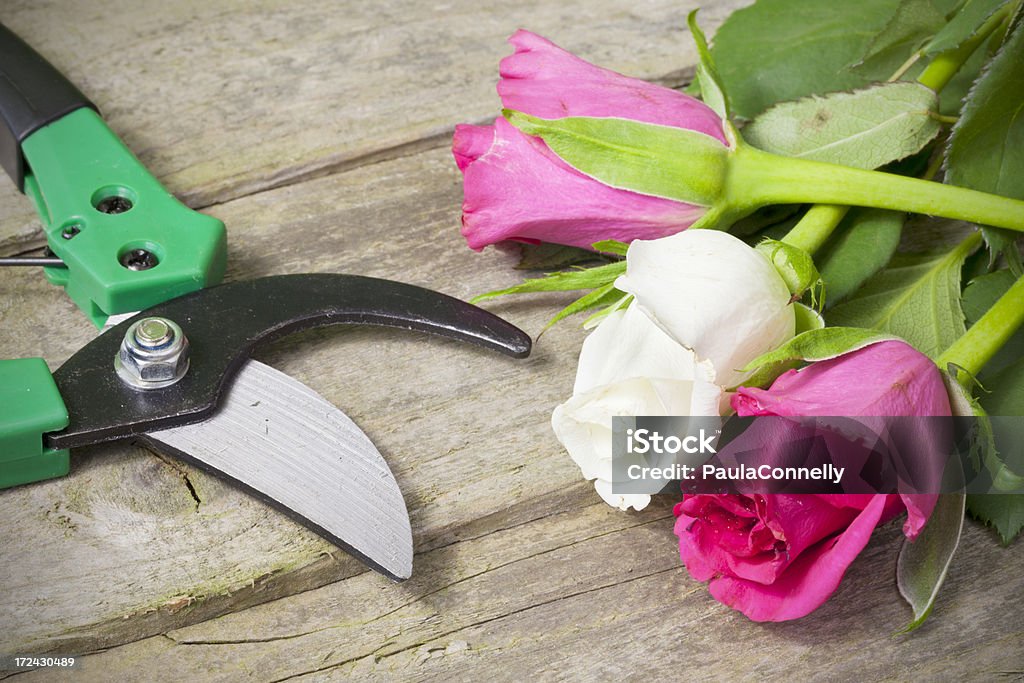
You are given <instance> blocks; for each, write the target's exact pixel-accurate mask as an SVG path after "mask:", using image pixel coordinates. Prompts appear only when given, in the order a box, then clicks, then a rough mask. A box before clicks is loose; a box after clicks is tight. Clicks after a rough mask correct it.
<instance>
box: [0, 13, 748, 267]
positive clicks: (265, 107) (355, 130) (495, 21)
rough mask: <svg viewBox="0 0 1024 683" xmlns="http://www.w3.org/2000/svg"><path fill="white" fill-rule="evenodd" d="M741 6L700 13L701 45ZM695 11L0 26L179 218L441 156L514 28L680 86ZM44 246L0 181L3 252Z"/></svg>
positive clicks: (52, 19)
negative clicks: (75, 93)
mask: <svg viewBox="0 0 1024 683" xmlns="http://www.w3.org/2000/svg"><path fill="white" fill-rule="evenodd" d="M747 2H748V0H717V1H715V2H704V3H703V5H704V6H705V7H704V9H703V11H702V21H703V22H704V24H705V25H706V26H707V28H709V29H713V28H714V27H715V26H717V25H718V23H720V22H721V20H722V18H723V17H724V16H726V15H727V14H728V12H729V10H730V9H732V8H734V7H737V6H740V5H743V4H747ZM698 4H701V3H698V2H696V0H687V1H686V2H682V3H679V2H671V1H669V0H653V1H651V2H645V3H641V4H637V3H632V4H630V5H623V4H622V3H618V2H614V1H613V0H597V1H595V0H587V1H584V0H576V1H575V2H567V3H550V2H543V1H542V0H527V1H526V2H515V3H509V2H497V1H494V0H491V1H489V2H480V1H479V0H451V1H446V2H444V3H442V4H438V3H418V2H412V1H411V0H386V1H384V2H370V3H366V2H363V3H360V2H346V3H296V2H290V1H289V0H259V1H258V2H250V1H249V0H227V1H224V2H200V1H198V0H189V1H188V2H159V1H158V0H147V1H145V2H124V1H122V2H117V3H113V4H111V3H103V4H101V5H91V6H83V5H82V4H81V3H45V4H40V3H37V2H32V1H31V0H9V1H8V2H4V3H3V6H2V7H0V21H2V22H3V23H4V24H6V25H7V26H9V27H10V28H11V29H13V30H14V31H15V32H17V33H18V34H19V35H21V36H22V37H23V38H24V39H25V40H26V41H28V42H29V43H30V44H31V45H33V46H34V47H35V48H36V49H37V50H38V51H40V52H41V53H42V54H44V55H45V56H46V57H47V58H48V59H49V60H50V61H51V62H53V63H54V64H55V65H56V66H57V67H58V68H60V69H61V70H62V71H63V72H64V73H66V74H67V76H68V77H69V78H70V79H71V80H72V81H74V82H75V83H76V84H78V85H79V86H80V87H81V89H82V90H83V91H84V92H85V93H86V94H87V95H88V96H89V97H90V98H92V100H93V101H94V102H95V103H96V104H97V105H98V106H99V107H100V110H101V111H102V112H103V113H104V115H105V116H106V118H107V120H108V122H109V124H110V126H111V128H113V129H114V131H115V132H117V133H118V134H119V135H120V136H121V137H122V138H123V139H124V141H125V143H126V144H127V145H128V146H129V147H130V148H131V149H132V150H133V151H134V152H135V153H136V155H138V156H139V158H140V159H141V160H142V161H143V163H145V164H146V165H147V166H148V167H149V168H150V169H151V170H152V171H153V173H154V174H155V175H156V176H157V177H158V178H160V179H161V181H163V182H164V183H165V184H166V186H167V188H168V189H169V190H170V191H171V192H173V193H175V194H176V195H178V196H179V197H181V198H182V199H183V200H184V201H186V202H187V203H188V204H190V205H191V206H196V207H201V206H209V205H212V204H216V203H221V202H224V201H226V200H228V199H231V198H236V197H240V196H243V195H246V194H251V193H253V192H257V191H261V190H265V189H268V188H271V187H277V186H280V185H284V184H289V183H294V182H297V181H299V180H302V179H306V178H310V177H313V176H317V175H323V174H327V173H331V172H336V171H338V170H342V169H345V168H349V167H352V166H353V165H359V164H363V163H370V162H373V161H379V160H381V159H385V158H391V157H395V156H400V155H406V154H409V153H412V152H415V151H417V150H422V149H425V148H428V147H436V146H443V145H445V144H447V140H448V139H449V138H450V133H451V130H452V128H453V127H454V125H455V124H456V123H457V122H459V121H482V120H485V119H488V118H493V117H494V115H495V113H496V112H497V110H498V98H497V95H496V94H495V92H494V83H495V80H496V76H497V64H498V60H499V59H501V57H503V56H504V55H506V54H508V52H509V48H508V46H507V45H506V44H505V42H504V41H505V38H506V37H507V36H508V35H509V34H511V33H512V32H513V31H514V30H515V29H516V28H518V27H520V26H526V27H529V28H530V29H532V30H534V31H537V32H539V33H543V34H546V35H548V36H549V37H551V39H553V40H555V41H556V42H559V43H560V44H562V45H563V46H564V47H566V48H567V49H571V50H574V51H577V52H578V53H579V54H581V55H584V56H587V57H589V58H591V59H593V60H595V61H597V62H599V63H601V64H603V65H605V66H608V67H610V68H614V69H618V70H621V71H623V72H625V73H629V74H632V75H636V76H638V77H643V78H649V79H656V80H662V81H663V82H670V83H676V84H678V83H679V82H680V81H681V79H682V75H683V74H684V73H689V72H690V70H689V68H690V67H691V65H692V64H693V63H694V61H695V53H694V49H693V45H692V41H691V40H690V39H689V38H688V36H687V35H686V34H685V32H684V30H683V27H684V26H685V17H686V14H687V13H688V12H689V11H690V10H691V9H693V8H695V7H697V6H698ZM32 245H36V246H38V245H39V235H38V232H37V229H36V227H35V222H34V214H33V213H32V212H31V209H30V207H29V206H28V204H27V202H24V201H23V200H19V199H18V198H17V192H16V191H15V190H14V189H13V187H12V186H11V185H9V184H7V183H0V254H4V255H7V254H9V253H12V252H14V251H17V249H18V248H20V247H24V246H32Z"/></svg>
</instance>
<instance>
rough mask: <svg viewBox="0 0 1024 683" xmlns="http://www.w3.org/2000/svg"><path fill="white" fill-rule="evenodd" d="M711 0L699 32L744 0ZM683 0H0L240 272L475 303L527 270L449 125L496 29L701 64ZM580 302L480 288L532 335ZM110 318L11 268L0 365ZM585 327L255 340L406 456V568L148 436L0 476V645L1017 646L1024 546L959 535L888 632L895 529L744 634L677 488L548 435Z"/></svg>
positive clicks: (996, 668)
mask: <svg viewBox="0 0 1024 683" xmlns="http://www.w3.org/2000/svg"><path fill="white" fill-rule="evenodd" d="M705 4H706V5H707V6H706V7H705V8H704V10H703V11H702V22H703V23H705V24H706V26H707V28H709V29H712V30H713V28H714V26H715V25H716V24H717V23H718V22H719V21H720V20H721V18H722V17H723V16H724V15H725V14H727V12H728V11H729V10H730V9H731V8H733V7H735V6H737V5H740V4H745V3H743V2H736V1H733V0H723V1H720V2H715V3H711V2H707V3H705ZM311 5H312V4H311ZM691 6H692V3H683V5H680V4H679V3H667V2H652V3H630V4H629V5H623V4H621V3H611V2H585V3H584V2H578V3H572V4H567V3H557V4H553V3H541V2H528V3H525V4H524V3H517V4H516V5H515V7H501V6H496V5H493V4H491V3H477V2H469V1H466V2H454V3H446V4H444V5H434V4H419V3H413V2H405V3H399V2H391V3H362V4H359V3H344V4H343V5H342V4H338V5H337V6H334V7H332V8H331V9H325V8H323V7H319V8H308V7H306V8H304V7H303V6H302V5H300V4H298V3H286V2H277V3H272V2H263V3H249V2H241V1H237V2H224V3H198V2H194V3H192V2H189V3H166V2H164V3H158V2H152V1H147V2H141V3H139V2H136V3H128V2H124V3H119V4H118V5H116V6H113V5H112V4H110V3H105V4H104V6H103V8H102V9H94V10H86V11H84V12H83V10H82V6H81V4H80V3H66V4H61V3H53V4H37V3H28V2H7V3H4V4H3V6H2V7H0V20H2V21H3V22H4V23H6V24H8V25H9V26H11V27H12V28H13V29H15V30H16V31H18V32H19V33H21V34H22V35H23V36H24V37H25V38H26V39H27V40H29V41H30V42H31V43H32V44H34V45H36V46H37V47H38V48H39V49H40V50H42V51H43V52H44V53H45V54H47V55H48V56H49V57H50V58H51V59H52V60H53V61H54V62H55V63H56V64H58V66H60V67H61V68H62V69H63V70H65V71H66V72H67V73H68V74H69V75H70V76H71V77H72V78H73V79H75V80H76V81H78V82H79V83H80V84H81V85H82V87H83V89H85V90H86V92H87V93H88V94H89V95H90V96H91V97H93V99H94V100H95V101H96V102H97V104H99V105H100V107H101V108H102V109H103V111H104V113H105V114H106V115H107V117H108V120H109V121H110V122H111V125H112V127H113V128H114V129H115V130H116V131H117V132H118V133H119V134H121V135H122V136H123V137H124V139H125V140H126V142H127V143H128V144H129V145H130V146H131V147H132V148H133V149H134V150H135V151H136V153H137V154H138V155H139V156H140V158H141V159H142V160H143V161H144V162H145V163H146V164H147V165H149V166H150V168H151V169H152V170H153V171H154V173H155V174H156V175H157V176H158V177H160V178H161V179H162V180H164V181H165V182H166V183H167V185H168V187H169V188H170V189H171V190H172V191H174V192H176V193H178V194H179V196H182V197H183V198H184V199H185V200H186V201H188V202H189V203H190V204H192V205H194V206H202V207H206V209H205V210H207V211H209V212H210V213H212V214H213V215H216V216H218V217H219V218H222V219H223V220H224V221H225V222H226V223H227V225H228V226H229V239H230V241H231V257H230V258H231V264H230V268H229V274H228V278H229V279H233V280H237V279H243V278H251V277H258V276H261V275H267V274H273V273H293V272H306V271H327V272H356V273H361V274H367V275H374V276H380V277H392V278H395V279H400V280H405V281H408V282H413V283H416V284H420V285H424V286H428V287H434V288H437V289H440V290H443V291H445V292H448V293H450V294H453V295H455V296H459V297H463V298H465V297H469V296H471V295H473V294H475V293H478V292H480V291H484V290H486V289H490V288H494V287H498V286H503V285H506V284H511V283H513V282H515V281H517V280H518V278H519V274H518V273H515V272H513V271H512V269H511V266H512V264H513V263H514V260H513V259H512V258H511V257H509V256H506V255H504V254H501V253H500V252H496V251H493V250H489V251H488V252H487V253H484V254H482V255H480V254H474V253H472V252H470V251H469V250H467V249H465V247H464V245H463V243H462V241H461V238H460V237H459V235H458V230H457V225H458V207H459V201H460V187H459V177H458V174H457V172H456V171H455V170H454V167H453V164H452V163H451V160H450V156H449V154H448V152H447V149H446V145H447V140H446V139H447V136H448V133H449V132H450V129H451V127H452V126H453V125H454V123H456V122H458V121H467V120H468V121H474V120H483V119H486V118H488V117H490V116H493V114H494V112H495V111H496V108H497V98H496V96H495V95H494V93H493V86H494V80H495V75H496V66H497V61H498V60H499V59H500V58H501V56H503V55H504V54H507V52H508V49H507V47H506V46H505V45H504V43H503V39H504V37H505V36H506V35H507V34H509V33H511V31H512V30H514V29H515V28H516V27H518V26H528V27H530V28H532V29H534V30H537V31H538V32H541V33H545V34H547V35H549V36H550V37H551V38H553V39H554V40H556V41H557V42H560V43H561V44H563V45H564V46H565V47H568V48H571V49H573V50H575V51H578V52H579V53H581V54H583V55H584V56H587V57H589V58H591V59H593V60H595V61H598V62H601V63H603V64H607V65H610V66H613V67H615V68H618V69H620V70H622V71H625V72H628V73H632V74H636V75H640V76H644V77H647V78H650V79H654V80H660V81H662V82H669V83H676V82H679V81H680V80H681V79H682V77H683V75H684V74H685V73H687V72H688V67H689V66H690V65H691V64H692V61H693V50H692V47H691V46H690V43H689V39H688V37H687V36H686V34H685V33H684V32H683V31H682V30H681V28H680V27H681V26H682V25H683V19H684V17H685V13H686V12H687V11H689V9H690V7H691ZM4 193H6V194H4ZM39 244H41V238H40V233H39V231H38V224H37V223H36V222H35V220H34V218H33V215H32V212H31V208H30V207H29V205H28V202H27V201H26V200H25V199H24V198H22V197H20V196H19V195H17V193H16V192H15V191H14V190H13V189H12V188H11V187H10V186H9V185H7V184H5V183H0V253H3V254H8V253H14V252H17V251H19V250H23V249H26V248H29V247H32V246H36V245H39ZM567 300H568V299H567V298H566V297H561V296H549V297H534V298H531V299H529V300H527V301H510V302H502V303H498V304H496V305H493V306H491V308H492V309H493V310H495V311H497V312H499V313H501V314H502V315H504V316H506V317H508V318H509V319H510V320H512V321H513V322H515V323H517V324H519V325H520V326H522V327H523V328H524V329H526V330H527V331H530V332H532V333H536V332H537V331H539V330H540V329H541V327H542V325H543V323H544V321H545V320H546V319H547V317H548V316H550V315H551V313H552V312H553V311H554V310H556V307H557V306H559V305H561V304H564V303H565V302H566V301H567ZM94 334H95V331H94V330H93V329H92V328H91V327H90V326H89V325H88V324H87V323H86V322H84V320H83V319H82V316H81V315H80V314H79V313H78V311H77V310H76V309H75V308H74V307H73V306H72V305H71V304H70V303H68V302H67V301H66V300H65V299H64V298H63V297H62V295H61V294H60V293H59V292H57V291H55V290H53V289H52V288H50V287H49V286H48V285H46V284H45V282H44V281H43V279H42V277H41V276H40V275H39V274H38V273H34V272H31V271H28V270H23V269H8V270H6V271H3V272H0V357H18V356H29V355H41V356H43V357H45V358H47V360H48V361H50V362H51V364H52V365H54V366H56V365H59V363H60V362H62V361H63V360H64V359H65V358H67V356H68V355H70V354H71V353H72V352H73V351H74V350H76V349H77V348H78V347H80V346H81V345H82V344H84V343H85V342H86V341H88V340H89V339H91V338H92V336H93V335H94ZM582 336H583V334H582V332H581V331H580V330H578V329H576V328H575V327H574V326H572V325H571V324H568V325H561V326H559V327H556V328H555V329H553V330H551V331H549V332H548V333H547V334H545V336H544V337H543V339H542V342H541V343H540V345H539V346H538V347H537V349H536V352H535V353H534V355H533V357H532V358H531V359H529V360H527V361H513V360H510V359H506V358H503V357H499V356H496V355H494V354H490V353H487V352H484V351H480V350H477V349H472V348H468V347H464V346H461V345H458V344H455V343H451V342H446V341H440V340H437V339H427V338H423V337H417V336H413V335H400V334H394V333H380V332H375V331H372V330H340V329H333V330H319V331H314V332H309V333H304V334H300V335H297V336H295V337H293V338H290V339H288V340H285V341H283V342H280V343H278V344H276V345H274V346H272V347H270V348H268V349H266V350H264V351H262V352H261V353H260V354H259V357H260V358H261V359H262V360H264V361H266V362H269V363H270V364H272V365H274V366H275V367H277V368H279V369H282V370H284V371H286V372H288V373H290V374H292V375H293V376H295V377H297V378H298V379H300V380H302V381H304V382H306V383H307V384H308V385H309V386H311V387H313V388H314V389H316V390H317V391H319V392H320V393H321V394H322V395H324V396H325V397H326V398H327V399H328V400H330V401H331V402H333V403H335V404H336V405H338V406H339V407H340V408H342V409H344V410H345V411H346V412H347V413H348V414H349V415H350V416H351V417H352V418H353V419H354V420H356V422H357V423H359V424H360V425H361V426H362V427H363V428H364V430H365V431H366V432H367V434H368V435H369V436H370V437H371V438H372V439H373V440H374V441H375V442H376V443H377V444H378V446H379V447H380V449H381V451H382V453H383V454H384V456H385V458H386V459H387V460H388V462H389V463H390V464H391V466H392V469H393V470H394V472H395V474H396V477H397V478H398V481H399V484H400V485H401V487H402V490H403V492H404V494H405V496H406V501H407V503H408V505H409V509H410V513H411V516H412V524H413V533H414V537H415V539H416V548H417V558H416V570H415V571H416V574H415V576H414V578H413V579H412V580H411V581H410V582H407V583H405V584H402V585H395V584H392V583H390V582H388V581H387V580H385V579H383V578H381V577H379V576H377V575H375V574H372V573H368V572H366V571H364V569H363V567H362V566H361V565H359V564H358V563H357V562H355V561H354V560H352V559H351V558H349V557H348V556H346V555H344V554H343V553H340V552H338V551H337V550H336V549H334V548H333V547H331V546H330V545H328V544H326V543H324V542H323V541H321V540H319V539H318V538H316V537H315V536H313V535H312V534H310V533H308V532H306V531H304V530H303V529H301V528H299V527H297V526H295V525H294V524H292V523H291V522H290V521H288V520H287V519H285V518H284V517H282V516H281V515H278V514H277V513H275V512H273V511H270V510H268V509H267V508H265V507H264V506H263V505H261V504H259V503H257V502H256V501H254V500H252V499H251V498H249V497H247V496H245V495H243V494H240V493H238V492H237V491H235V490H234V489H232V488H230V487H228V486H226V485H223V484H221V483H220V482H218V481H217V480H215V479H212V478H210V477H208V476H206V475H203V474H202V473H200V472H196V471H195V470H193V469H191V468H188V467H186V466H183V465H180V464H177V463H174V462H170V461H166V460H164V459H161V458H159V457H157V456H155V455H153V454H151V453H148V452H147V451H144V450H141V449H139V448H136V447H133V446H131V445H119V446H105V447H96V448H91V449H82V450H81V451H79V452H76V453H75V454H74V472H73V475H72V476H71V477H69V478H67V479H64V480H61V481H54V482H47V483H43V484H38V485H34V486H30V487H24V488H21V489H15V490H11V491H4V492H0V515H2V517H3V519H4V522H3V523H2V524H0V547H2V549H3V550H2V556H0V586H3V589H2V591H3V593H2V595H0V599H2V601H3V602H2V604H3V605H4V607H3V608H0V653H5V652H15V651H17V652H87V651H95V650H98V649H102V648H113V649H110V650H108V651H107V652H104V653H101V654H97V655H94V656H90V657H88V658H86V660H85V661H84V663H83V665H82V666H83V668H82V669H81V670H79V671H76V672H75V673H74V677H75V678H83V679H94V680H105V679H115V678H116V679H124V678H128V679H138V678H139V677H140V675H141V677H142V678H145V679H154V680H161V679H164V680H184V679H186V678H197V677H199V678H205V677H211V676H212V677H220V678H223V679H225V680H233V679H237V678H242V677H249V678H252V679H253V680H276V679H282V678H287V677H293V676H298V675H300V674H303V673H306V672H320V673H310V674H309V676H308V678H309V679H310V680H319V679H320V678H322V677H333V676H344V675H353V676H355V675H358V676H360V677H362V676H372V675H378V676H381V677H387V676H388V675H395V674H400V675H402V676H405V677H409V678H420V677H427V678H429V677H437V678H446V679H451V678H472V679H476V678H482V677H484V676H488V677H494V676H496V675H497V676H498V677H500V678H522V677H524V676H526V675H529V674H530V673H540V674H541V675H542V676H543V677H544V678H584V679H590V678H595V677H599V676H600V677H610V676H622V675H629V674H644V673H652V674H653V673H660V674H662V675H665V676H667V675H673V676H675V675H678V674H679V673H681V672H689V671H691V670H692V671H694V672H702V673H704V674H706V675H709V676H713V677H716V678H725V677H727V676H733V675H737V674H739V675H743V674H744V673H745V672H746V673H748V674H749V673H753V672H756V673H760V674H768V675H778V676H781V675H786V674H789V675H795V676H805V677H812V676H813V674H814V672H815V671H816V670H817V667H818V666H822V665H824V666H831V667H833V668H834V670H835V671H836V672H838V673H839V675H840V677H841V678H845V677H850V676H852V675H854V674H855V673H857V672H859V671H863V672H864V673H865V675H866V676H867V677H868V678H882V677H887V676H891V677H895V678H908V677H916V676H930V677H940V678H945V677H953V676H955V675H957V674H961V675H962V674H974V675H975V676H977V675H982V674H989V675H998V674H999V673H1000V672H1012V671H1018V672H1019V671H1020V670H1021V669H1024V656H1022V655H1021V652H1022V651H1024V623H1022V621H1024V618H1022V617H1021V616H1020V615H1021V614H1022V613H1024V611H1022V608H1024V604H1022V600H1024V597H1022V591H1021V590H1020V589H1021V586H1022V584H1024V581H1022V579H1021V578H1020V572H1019V567H1020V563H1021V560H1022V559H1024V545H1022V544H1020V543H1017V544H1016V545H1015V546H1013V547H1012V548H1010V549H1009V550H1002V549H999V548H997V547H995V545H994V543H993V542H992V540H991V537H990V536H989V534H988V533H987V532H985V531H984V530H981V529H977V528H973V527H972V528H971V530H970V531H969V532H968V535H967V538H966V540H965V543H964V550H963V552H962V554H961V555H960V558H959V560H958V564H957V566H956V567H955V568H954V571H953V575H952V577H951V579H950V586H949V588H948V589H947V591H946V593H944V595H943V598H942V602H941V603H940V606H939V608H938V609H937V612H936V617H937V618H936V619H935V620H934V622H933V623H929V624H928V625H926V627H925V628H924V629H923V630H922V631H920V632H919V633H918V634H916V635H915V636H913V637H912V638H901V639H892V638H890V637H889V635H890V633H891V632H892V631H893V630H895V628H897V627H898V626H899V625H901V624H902V623H904V622H905V621H906V620H907V619H908V614H907V610H906V608H905V607H904V606H903V605H902V604H900V602H899V599H898V596H897V595H896V594H895V589H894V588H893V585H892V572H893V564H894V553H895V549H896V537H897V535H898V530H897V528H896V527H895V526H890V527H888V528H887V529H885V530H883V531H882V532H880V533H879V534H878V535H877V536H878V537H877V538H876V539H874V540H873V542H872V544H871V546H870V547H869V549H868V551H867V552H866V553H865V555H864V557H862V558H861V559H860V560H858V562H857V564H855V566H854V567H853V569H851V571H850V574H849V577H848V580H847V581H846V582H845V583H844V585H843V587H842V588H841V589H840V592H839V594H838V595H837V597H836V599H835V600H833V601H832V602H831V603H830V604H829V605H827V606H826V607H825V608H824V609H823V610H821V611H820V612H818V613H816V614H815V615H814V616H812V617H811V618H809V619H807V620H804V621H801V622H798V623H796V624H788V625H781V626H759V625H755V624H752V623H750V622H747V621H746V620H745V619H743V618H742V617H739V616H737V615H735V614H733V613H731V612H730V611H729V610H727V609H726V608H723V607H721V606H720V605H718V604H717V603H715V602H714V601H713V600H711V599H710V598H709V597H708V596H707V592H706V589H705V588H703V587H702V586H700V585H699V584H696V583H694V582H692V581H690V580H689V579H688V578H687V576H686V573H685V570H683V569H681V568H680V567H679V565H678V559H677V556H676V553H675V550H674V544H673V536H672V532H671V522H670V520H669V515H670V513H669V510H668V507H667V506H666V505H665V504H661V505H659V506H657V507H655V508H654V509H652V510H650V511H647V512H644V513H642V514H622V513H617V512H615V511H611V510H608V509H606V508H605V507H604V506H603V504H600V503H599V501H598V499H597V498H596V496H595V495H594V494H593V493H592V490H591V489H590V487H589V486H588V485H586V484H584V483H582V482H581V481H580V480H579V477H578V470H577V469H576V468H575V466H574V465H573V464H572V463H571V462H570V461H569V459H568V458H567V457H565V455H564V454H563V453H562V452H561V449H560V447H559V446H558V444H557V442H556V441H554V439H553V437H552V436H551V433H550V428H549V426H548V419H549V414H550V410H551V408H552V407H553V406H554V405H555V404H556V403H558V402H560V401H561V400H564V398H565V397H566V396H567V394H568V392H569V391H570V389H571V384H572V376H573V372H574V367H575V357H576V353H577V350H578V348H579V343H580V340H581V339H582ZM186 477H187V480H188V482H187V483H189V484H190V485H191V488H192V489H194V491H195V493H196V496H195V497H193V495H192V492H191V491H190V489H189V486H186V481H185V478H186ZM196 498H198V500H197V499H196ZM310 589H313V590H310ZM303 591H305V592H303ZM275 599H276V600H275ZM261 603H266V604H261ZM229 613H231V614H229ZM218 615H226V616H221V617H219V618H215V617H218ZM140 639H142V640H140ZM132 641H138V642H134V643H132ZM125 643H131V644H127V645H124V644H125ZM1010 675H1011V676H1012V675H1013V674H1012V673H1011V674H1010ZM32 677H39V678H49V677H51V676H50V674H48V673H46V672H37V673H35V674H32V675H30V676H29V678H32Z"/></svg>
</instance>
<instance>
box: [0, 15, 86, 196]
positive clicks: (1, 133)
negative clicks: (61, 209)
mask: <svg viewBox="0 0 1024 683" xmlns="http://www.w3.org/2000/svg"><path fill="white" fill-rule="evenodd" d="M82 107H90V108H92V109H96V106H95V105H93V103H92V102H90V101H89V100H88V99H86V97H85V95H83V94H82V93H81V91H79V89H78V88H76V87H75V86H74V85H72V83H71V81H69V80H68V79H66V78H64V76H63V75H62V74H61V73H60V72H59V71H57V69H55V68H53V66H52V65H51V64H50V63H49V62H47V61H46V60H45V59H43V57H42V56H41V55H40V54H39V53H38V52H36V51H35V50H33V49H32V48H31V47H29V46H28V45H27V44H26V43H25V41H23V40H22V39H21V38H19V37H18V36H17V35H15V34H14V33H13V32H12V31H11V30H10V29H8V28H7V27H6V26H4V25H3V24H0V118H2V119H3V122H4V125H3V126H2V127H0V164H2V165H3V167H4V170H5V171H7V175H9V176H10V177H11V180H13V181H14V184H15V185H17V186H18V189H19V190H21V191H22V192H24V191H25V158H24V156H23V155H22V153H21V143H22V142H23V141H24V140H25V138H27V137H28V136H29V135H31V134H32V133H34V132H36V131H37V130H39V129H40V128H42V127H43V126H45V125H47V124H48V123H53V122H54V121H56V120H57V119H59V118H61V117H62V116H64V115H66V114H70V113H71V112H73V111H75V110H76V109H80V108H82Z"/></svg>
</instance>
